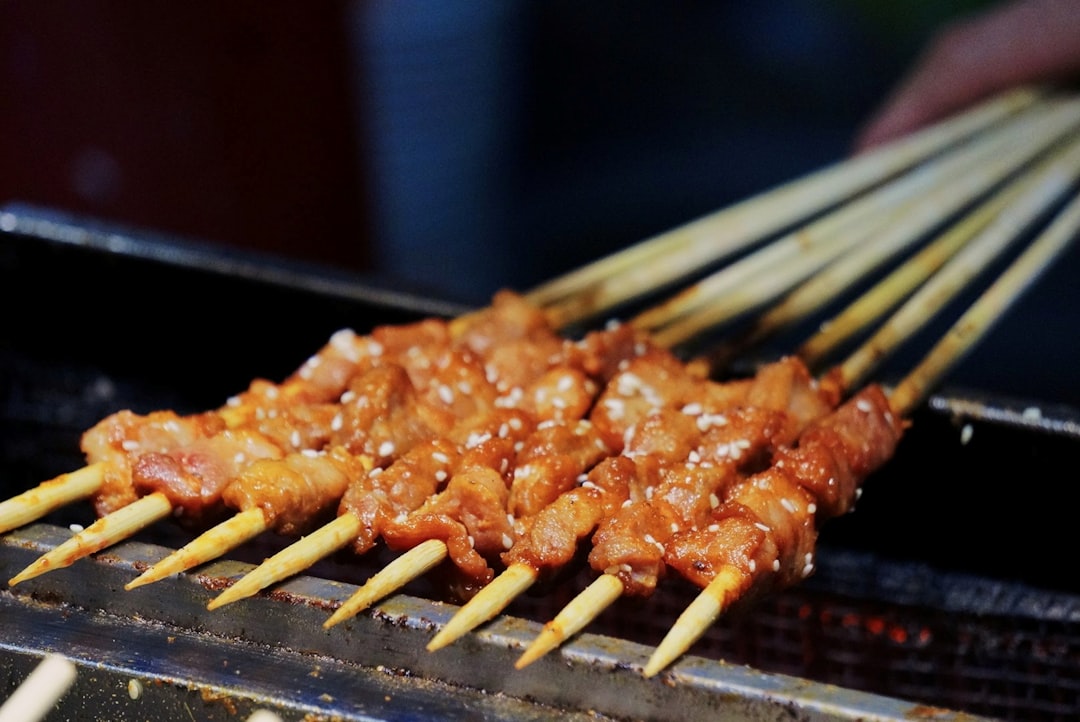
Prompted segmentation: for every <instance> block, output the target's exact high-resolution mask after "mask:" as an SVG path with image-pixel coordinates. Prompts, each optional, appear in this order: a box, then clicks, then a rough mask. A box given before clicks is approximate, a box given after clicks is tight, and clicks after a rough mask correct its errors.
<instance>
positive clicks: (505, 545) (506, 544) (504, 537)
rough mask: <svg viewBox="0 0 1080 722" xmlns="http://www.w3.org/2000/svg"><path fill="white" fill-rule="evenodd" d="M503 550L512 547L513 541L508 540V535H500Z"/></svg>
mask: <svg viewBox="0 0 1080 722" xmlns="http://www.w3.org/2000/svg"><path fill="white" fill-rule="evenodd" d="M502 543H503V549H509V548H510V547H512V546H513V545H514V540H513V539H511V538H510V535H509V534H503V535H502Z"/></svg>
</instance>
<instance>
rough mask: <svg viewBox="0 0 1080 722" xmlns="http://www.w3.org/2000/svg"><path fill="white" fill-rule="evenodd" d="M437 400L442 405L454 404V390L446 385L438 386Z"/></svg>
mask: <svg viewBox="0 0 1080 722" xmlns="http://www.w3.org/2000/svg"><path fill="white" fill-rule="evenodd" d="M437 393H438V394H439V400H440V401H442V402H443V403H444V404H452V403H454V390H453V389H452V388H450V387H449V386H447V385H446V384H440V385H439V388H438V392H437Z"/></svg>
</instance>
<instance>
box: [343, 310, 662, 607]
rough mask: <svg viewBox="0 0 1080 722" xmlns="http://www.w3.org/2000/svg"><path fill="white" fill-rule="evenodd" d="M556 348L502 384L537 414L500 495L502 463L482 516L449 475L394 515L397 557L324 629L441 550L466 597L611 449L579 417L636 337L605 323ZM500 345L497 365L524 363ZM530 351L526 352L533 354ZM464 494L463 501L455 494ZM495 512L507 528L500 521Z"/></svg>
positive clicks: (637, 344) (388, 590) (468, 492)
mask: <svg viewBox="0 0 1080 722" xmlns="http://www.w3.org/2000/svg"><path fill="white" fill-rule="evenodd" d="M561 346H562V348H561V349H560V351H559V353H558V354H555V355H549V356H547V360H546V362H545V363H549V364H550V363H556V364H558V365H556V366H554V367H552V368H550V369H548V370H546V371H544V372H543V373H542V374H541V375H540V376H539V378H537V379H536V380H535V381H534V382H533V383H532V384H531V385H530V386H528V387H527V388H526V389H524V390H522V389H520V388H513V387H511V388H507V387H506V386H505V385H504V386H502V388H504V389H505V390H506V393H505V394H504V396H503V397H502V398H501V399H500V404H502V405H523V406H524V407H525V408H526V409H527V410H528V411H529V412H530V414H531V415H532V417H533V418H535V419H542V420H541V421H540V423H539V424H538V425H537V428H536V429H535V431H533V432H532V433H531V434H530V436H529V438H527V439H524V440H523V441H521V442H520V443H518V445H517V454H516V456H515V465H514V466H513V467H512V469H511V474H510V478H509V479H507V480H506V481H507V484H508V486H509V489H508V491H506V492H503V491H502V489H500V488H499V487H498V485H497V484H496V483H495V479H496V478H497V477H498V476H500V475H503V476H505V472H506V469H498V470H496V471H495V473H491V474H487V475H486V477H485V478H486V479H487V480H488V481H489V482H490V488H491V493H490V494H489V495H488V496H487V498H486V503H487V504H488V505H489V506H490V507H491V509H492V511H491V513H490V514H480V513H477V511H476V510H475V509H474V508H473V507H475V506H476V505H477V503H478V500H479V497H477V496H476V495H474V494H472V492H473V491H475V489H477V488H479V485H477V484H471V483H470V482H466V481H464V480H463V479H454V480H453V482H452V483H451V484H450V485H448V486H447V488H446V489H445V491H444V492H443V493H442V494H440V495H439V496H438V497H435V498H433V499H431V500H429V501H428V502H427V503H426V504H425V505H424V506H423V507H422V508H420V509H417V510H416V511H415V512H414V513H413V514H410V515H401V516H399V517H398V518H397V519H396V520H395V523H394V524H392V525H390V526H389V527H388V528H387V529H386V530H385V533H384V538H385V541H386V542H387V544H388V545H389V546H391V547H392V548H395V549H397V550H401V551H403V553H402V554H401V555H400V556H399V557H397V558H396V559H394V560H393V561H392V562H391V563H390V564H389V565H387V566H386V567H385V568H384V569H382V570H381V571H380V572H378V573H377V574H375V575H374V576H372V577H371V578H370V579H369V580H368V581H367V582H366V583H365V584H364V585H363V586H362V587H361V588H360V589H359V590H357V592H356V593H354V594H353V595H352V596H351V597H350V598H349V599H348V600H346V601H345V602H344V603H343V604H342V605H341V606H340V607H339V608H338V609H337V610H336V611H335V613H334V614H333V615H332V616H331V617H330V618H329V619H328V620H327V621H326V623H325V625H324V626H326V627H331V626H333V625H335V624H338V623H339V622H341V621H343V620H345V619H348V618H350V617H352V616H354V615H355V614H357V613H359V612H360V611H363V610H364V609H366V608H367V607H369V606H370V605H371V604H374V603H375V602H377V601H379V600H380V599H382V598H384V597H386V596H388V595H389V594H392V593H393V592H395V591H397V590H398V589H400V588H401V587H402V586H404V585H405V584H407V583H408V582H410V581H412V580H413V579H416V578H417V577H418V576H420V575H422V574H424V573H426V572H427V571H429V570H430V569H431V568H432V567H434V566H435V565H437V564H439V563H441V562H442V561H444V560H445V559H446V557H447V556H450V557H451V562H452V564H451V565H450V566H454V565H456V566H457V567H458V571H457V573H456V574H450V575H448V576H451V577H454V582H453V583H454V585H455V589H456V591H455V592H454V593H453V594H452V596H454V597H455V598H457V599H459V600H460V599H465V598H468V597H470V596H471V595H472V593H473V591H474V590H475V589H476V588H477V585H478V584H483V583H485V582H486V580H487V579H489V578H490V574H491V572H490V568H489V567H488V566H486V565H481V564H480V563H479V560H480V559H481V558H484V559H487V560H489V561H490V560H494V559H495V558H497V556H498V555H499V554H500V553H501V552H503V551H505V549H506V548H507V545H508V544H509V543H510V542H511V541H512V538H513V536H514V535H515V534H516V533H517V530H518V529H519V528H520V527H521V525H522V524H523V523H524V521H523V520H525V519H527V518H529V517H530V516H531V515H533V514H534V513H535V512H537V511H539V510H540V509H543V508H544V507H545V506H546V505H547V504H549V503H550V502H551V501H552V500H553V499H555V498H557V497H558V495H559V494H561V493H563V492H564V491H566V490H568V489H570V488H572V487H573V486H574V485H575V484H576V482H577V481H578V479H579V477H581V475H582V474H583V473H584V472H586V471H587V470H588V469H589V468H591V467H592V466H593V465H594V464H596V462H598V461H600V460H601V459H602V458H604V457H605V456H607V455H608V454H609V453H611V449H610V447H609V446H608V445H607V444H605V443H604V440H603V438H602V437H601V436H600V435H599V433H598V430H597V429H595V428H594V427H593V426H592V424H591V422H589V421H588V420H587V419H584V418H582V417H583V416H584V415H585V414H586V413H587V412H588V411H589V410H590V409H591V408H592V405H593V402H594V400H595V397H596V394H597V392H598V390H599V389H600V388H602V387H603V383H604V381H605V379H608V378H610V376H611V375H612V374H613V373H614V372H615V371H616V370H617V369H618V367H619V365H620V363H621V362H622V361H623V360H625V359H626V358H628V357H630V356H632V355H633V354H636V353H640V352H641V348H642V347H643V345H642V341H641V338H640V335H639V334H638V333H637V332H636V331H634V330H633V329H632V328H630V327H629V326H626V325H620V324H611V325H609V327H608V328H606V329H603V330H600V331H593V332H591V333H588V334H586V335H585V337H584V338H582V339H580V340H578V341H562V342H561ZM501 349H502V351H503V354H502V355H501V357H500V360H501V361H503V362H504V363H509V365H510V366H511V367H513V368H518V369H520V368H528V367H529V364H527V363H522V362H520V361H514V356H515V355H517V354H519V353H520V352H521V351H523V350H529V349H528V348H527V347H519V348H518V349H517V350H516V351H514V352H513V353H510V352H509V347H506V346H503V347H501ZM531 353H532V354H535V350H532V351H531ZM534 358H535V355H534ZM536 368H537V369H541V368H543V364H537V365H536ZM472 473H477V471H476V470H473V471H472ZM463 495H464V496H466V497H468V498H462V497H463ZM496 505H501V510H495V506H496ZM487 517H490V519H489V520H488V521H486V522H483V524H484V525H485V528H486V525H487V524H492V525H493V526H495V527H497V528H498V533H490V531H487V532H485V533H478V530H477V526H479V525H480V524H481V522H480V521H479V520H480V519H482V518H487ZM504 517H505V518H506V520H507V521H506V524H503V523H502V522H501V520H502V519H503V518H504ZM491 519H493V520H494V521H491ZM448 535H453V536H455V537H456V538H457V539H461V538H471V540H472V543H471V544H470V547H469V548H468V549H465V548H464V547H462V546H461V545H457V547H456V548H457V550H458V551H457V552H454V551H452V550H451V549H450V548H449V547H448V544H447V543H446V541H447V540H448ZM478 539H479V540H480V541H479V542H478V541H477V540H478ZM478 550H479V551H478Z"/></svg>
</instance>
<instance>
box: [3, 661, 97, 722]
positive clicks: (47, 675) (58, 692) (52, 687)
mask: <svg viewBox="0 0 1080 722" xmlns="http://www.w3.org/2000/svg"><path fill="white" fill-rule="evenodd" d="M77 676H78V670H77V669H76V668H75V664H74V663H73V662H72V661H71V660H69V659H67V658H66V657H63V656H61V655H59V654H56V653H50V654H46V655H45V657H44V658H43V659H42V660H41V661H40V662H39V663H38V665H37V666H36V667H34V669H33V671H31V672H30V675H29V676H28V677H27V678H26V679H25V680H23V682H22V684H20V685H19V686H18V688H17V689H16V690H15V691H14V692H13V693H12V695H11V696H10V697H8V698H7V700H6V701H5V702H4V703H3V704H2V705H0V722H38V721H39V720H43V719H45V718H46V716H47V715H48V714H49V712H50V711H51V710H52V708H53V705H55V704H56V703H57V702H58V701H59V700H60V698H61V697H63V696H64V695H65V694H66V693H67V691H68V690H69V689H71V685H73V684H74V683H75V678H76V677H77Z"/></svg>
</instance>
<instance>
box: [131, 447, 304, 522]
mask: <svg viewBox="0 0 1080 722" xmlns="http://www.w3.org/2000/svg"><path fill="white" fill-rule="evenodd" d="M282 456H283V452H282V450H281V448H280V447H279V446H278V445H277V444H275V443H274V442H273V441H272V440H271V439H268V438H267V437H265V436H263V435H262V434H259V433H257V432H254V431H247V430H244V429H226V430H224V431H222V432H220V433H217V434H214V435H213V436H210V437H208V438H202V439H196V440H195V441H193V442H191V443H190V444H186V445H184V446H182V447H179V448H176V449H172V450H170V451H166V452H163V453H161V452H149V453H144V454H140V455H139V456H138V457H137V458H136V459H135V462H134V464H133V466H132V480H133V484H134V488H135V492H136V493H137V494H138V495H139V496H146V495H148V494H152V493H154V492H161V493H163V494H164V495H165V496H166V497H167V498H168V499H169V502H170V503H171V504H172V506H173V510H174V513H175V514H176V515H177V516H181V515H182V516H183V517H184V518H185V521H188V522H189V523H195V522H199V521H201V520H202V519H203V518H205V517H207V516H213V515H216V514H217V513H218V512H220V511H222V506H221V492H222V491H224V489H225V486H226V485H227V484H228V483H229V482H230V481H231V480H232V479H233V478H234V477H235V476H236V475H237V474H239V473H240V471H241V470H243V469H244V468H246V467H247V466H248V465H249V464H251V463H253V462H255V461H257V460H259V459H280V458H281V457H282Z"/></svg>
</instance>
